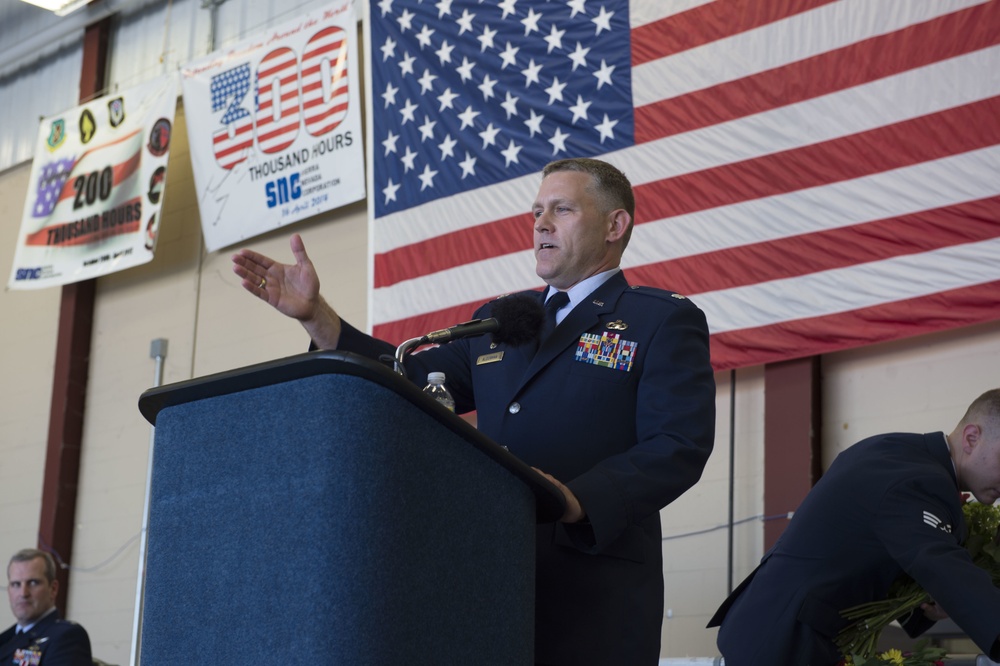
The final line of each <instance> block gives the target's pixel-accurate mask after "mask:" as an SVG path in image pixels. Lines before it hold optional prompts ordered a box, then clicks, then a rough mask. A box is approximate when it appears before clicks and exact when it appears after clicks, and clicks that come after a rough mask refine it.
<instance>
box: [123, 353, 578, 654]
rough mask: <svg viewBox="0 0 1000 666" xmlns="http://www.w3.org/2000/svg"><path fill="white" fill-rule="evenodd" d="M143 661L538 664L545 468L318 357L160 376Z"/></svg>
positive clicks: (371, 371) (399, 390) (384, 383)
mask: <svg viewBox="0 0 1000 666" xmlns="http://www.w3.org/2000/svg"><path fill="white" fill-rule="evenodd" d="M139 409H140V411H141V413H142V414H143V416H145V418H146V419H147V420H148V421H149V422H150V423H152V424H154V425H155V435H154V447H153V461H152V473H151V488H150V499H149V517H148V534H147V554H146V566H145V584H144V591H143V603H142V621H141V627H142V631H141V643H140V644H141V647H140V661H141V663H144V664H150V665H159V664H176V663H183V662H187V661H194V662H206V663H210V662H214V663H223V664H263V663H272V662H276V663H282V664H350V665H351V666H355V665H366V664H372V665H376V664H378V665H381V664H434V665H435V666H436V665H440V664H486V663H489V664H512V665H513V664H525V665H529V664H532V663H533V661H534V658H533V644H534V583H535V581H534V577H535V562H534V557H535V543H534V541H535V524H536V522H551V521H554V520H557V519H558V518H559V516H561V515H562V512H563V509H564V503H563V497H562V494H561V493H560V492H559V491H558V490H557V489H556V488H555V487H554V486H553V485H552V484H551V483H549V482H548V481H547V480H546V479H545V478H544V477H542V476H541V475H539V474H538V473H536V472H535V471H534V470H532V469H531V468H530V467H528V466H527V465H525V464H524V463H523V462H522V461H520V460H519V459H518V458H516V457H514V456H513V455H511V454H510V453H508V452H507V451H506V450H505V449H504V448H503V447H501V446H499V445H497V444H496V443H495V442H493V441H491V440H489V439H488V438H486V437H485V436H484V435H482V434H481V433H479V432H478V431H477V430H476V429H475V428H473V427H472V426H470V425H469V424H468V423H466V422H465V421H463V420H462V419H460V418H458V417H457V416H455V415H454V414H451V413H450V412H449V411H448V410H446V409H445V408H443V407H441V406H440V405H438V404H436V403H435V402H434V401H433V400H432V399H430V398H429V397H427V396H425V395H424V394H423V393H422V392H421V391H420V389H419V388H418V387H416V386H415V385H413V384H411V383H409V382H407V381H405V380H404V379H402V378H401V377H399V376H398V375H397V374H396V373H394V372H392V371H391V370H390V369H389V368H387V367H384V366H382V365H380V364H378V363H375V362H374V361H371V360H369V359H367V358H363V357H360V356H356V355H354V354H350V353H347V352H337V351H319V352H309V353H306V354H300V355H297V356H292V357H289V358H286V359H281V360H278V361H272V362H269V363H263V364H259V365H254V366H250V367H247V368H242V369H238V370H233V371H230V372H225V373H220V374H217V375H211V376H208V377H204V378H200V379H194V380H190V381H185V382H180V383H177V384H170V385H166V386H162V387H159V388H155V389H150V390H148V391H146V392H144V393H143V394H142V396H141V397H140V399H139Z"/></svg>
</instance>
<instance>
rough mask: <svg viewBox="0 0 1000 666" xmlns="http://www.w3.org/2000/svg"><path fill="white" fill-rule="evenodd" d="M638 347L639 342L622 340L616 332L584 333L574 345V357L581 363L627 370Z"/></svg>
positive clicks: (630, 367) (629, 368) (630, 366)
mask: <svg viewBox="0 0 1000 666" xmlns="http://www.w3.org/2000/svg"><path fill="white" fill-rule="evenodd" d="M638 347H639V343H637V342H632V341H631V340H622V336H621V335H619V334H618V333H611V332H610V331H604V332H603V333H601V334H600V335H597V334H595V333H584V334H583V335H581V336H580V341H579V342H578V343H577V345H576V355H575V358H576V360H577V361H582V362H583V363H590V364H591V365H599V366H601V367H604V368H614V369H615V370H624V371H625V372H628V371H629V370H631V369H632V362H633V361H634V360H635V351H636V349H637V348H638Z"/></svg>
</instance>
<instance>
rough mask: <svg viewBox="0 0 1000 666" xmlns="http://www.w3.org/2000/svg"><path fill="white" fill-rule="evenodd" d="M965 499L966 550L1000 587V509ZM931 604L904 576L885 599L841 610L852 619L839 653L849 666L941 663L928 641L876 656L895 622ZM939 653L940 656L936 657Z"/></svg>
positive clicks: (842, 636) (839, 638) (840, 640)
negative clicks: (907, 652) (914, 649)
mask: <svg viewBox="0 0 1000 666" xmlns="http://www.w3.org/2000/svg"><path fill="white" fill-rule="evenodd" d="M966 500H967V501H966V502H965V504H963V505H962V510H963V512H964V513H965V522H966V525H967V526H968V528H969V535H968V537H967V538H966V540H965V548H966V550H968V551H969V555H971V557H972V561H973V562H975V563H976V565H977V566H979V567H980V568H982V569H984V570H986V571H987V572H988V573H989V574H990V576H991V577H992V579H993V584H994V585H997V586H1000V542H998V539H1000V531H998V528H1000V506H996V505H990V504H980V503H978V502H970V501H968V496H967V495H966ZM930 601H931V598H930V596H929V595H928V594H927V593H926V592H924V590H923V589H921V587H920V586H919V585H918V584H917V582H916V581H915V580H913V579H912V578H910V577H909V576H907V575H905V574H904V575H903V576H900V578H899V579H898V580H896V582H895V583H893V584H892V587H890V588H889V594H888V596H887V597H886V598H885V599H881V600H879V601H873V602H870V603H866V604H861V605H859V606H854V607H852V608H848V609H847V610H844V611H841V615H843V616H844V617H845V618H847V619H848V620H851V623H850V624H849V625H848V626H846V627H845V628H844V629H843V630H842V631H841V632H840V634H839V635H838V636H837V639H836V643H837V647H839V648H840V651H841V652H842V653H843V654H845V655H851V657H849V658H848V659H847V660H845V662H844V663H845V664H846V665H847V666H852V665H853V666H875V665H876V664H897V665H905V666H924V665H928V666H929V665H931V664H936V663H940V662H939V661H936V660H937V659H938V658H940V657H943V656H944V650H940V649H939V648H928V647H927V646H926V642H922V644H923V647H922V650H921V651H918V652H914V653H912V654H910V655H905V654H903V653H900V652H899V651H898V650H889V651H888V652H883V653H882V654H876V649H877V648H876V646H877V645H878V639H879V636H881V635H882V631H883V630H884V629H885V628H886V627H887V626H889V624H891V623H892V621H893V620H896V619H897V618H900V617H904V616H906V615H908V614H910V613H912V612H914V611H916V610H918V609H919V608H920V605H921V604H924V603H928V602H930ZM918 645H920V644H918ZM937 652H939V654H934V653H937Z"/></svg>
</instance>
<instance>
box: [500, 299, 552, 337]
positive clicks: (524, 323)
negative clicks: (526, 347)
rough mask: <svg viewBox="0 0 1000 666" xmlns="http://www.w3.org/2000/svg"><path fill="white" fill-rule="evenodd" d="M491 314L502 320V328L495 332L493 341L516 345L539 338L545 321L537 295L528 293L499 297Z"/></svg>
mask: <svg viewBox="0 0 1000 666" xmlns="http://www.w3.org/2000/svg"><path fill="white" fill-rule="evenodd" d="M490 314H492V315H493V316H494V317H496V318H497V320H498V321H499V322H500V328H499V329H497V331H496V333H494V334H493V342H496V343H497V344H507V345H511V346H514V347H516V346H518V345H523V344H527V343H529V342H533V341H535V340H537V339H538V336H539V335H540V334H541V332H542V324H543V323H544V321H545V311H544V310H543V309H542V304H541V303H539V301H538V298H537V297H535V296H530V295H528V294H515V295H513V296H504V297H503V298H499V299H497V300H496V301H494V303H493V309H492V311H491V312H490Z"/></svg>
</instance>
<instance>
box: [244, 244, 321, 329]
mask: <svg viewBox="0 0 1000 666" xmlns="http://www.w3.org/2000/svg"><path fill="white" fill-rule="evenodd" d="M289 244H290V245H291V248H292V255H294V257H295V263H294V264H282V263H280V262H277V261H275V260H273V259H271V258H270V257H266V256H264V255H263V254H260V253H259V252H254V251H253V250H247V249H243V250H240V251H239V252H237V253H236V254H234V255H233V272H234V273H236V275H238V276H239V277H240V278H242V279H243V282H242V284H243V288H244V289H246V290H247V291H249V292H250V293H251V294H253V295H254V296H256V297H258V298H260V299H261V300H264V301H266V302H267V303H268V304H269V305H271V306H272V307H273V308H274V309H276V310H277V311H278V312H280V313H281V314H283V315H287V316H289V317H293V318H294V319H298V320H299V321H304V320H308V319H311V318H313V317H314V316H315V312H316V308H317V305H318V302H319V276H317V275H316V269H315V267H314V266H313V263H312V261H310V259H309V255H307V254H306V247H305V244H304V243H303V242H302V237H301V236H299V235H298V234H294V235H293V236H292V238H291V240H290V241H289Z"/></svg>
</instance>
